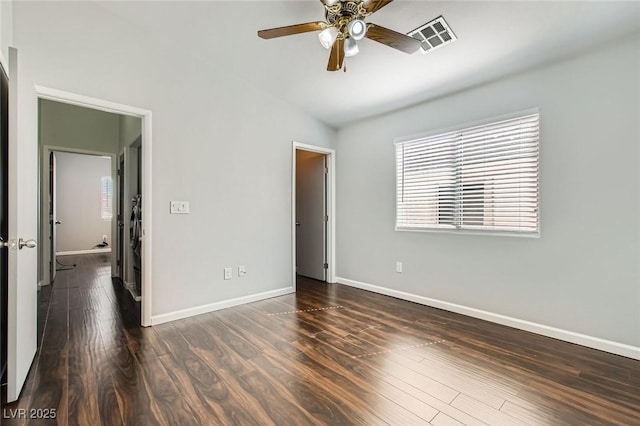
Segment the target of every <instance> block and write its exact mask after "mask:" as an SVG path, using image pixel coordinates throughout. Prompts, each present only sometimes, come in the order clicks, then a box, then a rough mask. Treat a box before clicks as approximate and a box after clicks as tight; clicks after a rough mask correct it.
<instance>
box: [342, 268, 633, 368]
mask: <svg viewBox="0 0 640 426" xmlns="http://www.w3.org/2000/svg"><path fill="white" fill-rule="evenodd" d="M336 282H338V283H339V284H344V285H347V286H350V287H356V288H359V289H362V290H368V291H371V292H374V293H379V294H384V295H386V296H391V297H395V298H398V299H402V300H408V301H410V302H415V303H419V304H421V305H426V306H431V307H433V308H439V309H444V310H445V311H450V312H455V313H458V314H462V315H466V316H469V317H473V318H479V319H483V320H486V321H490V322H493V323H497V324H502V325H506V326H509V327H513V328H517V329H519V330H524V331H530V332H532V333H536V334H541V335H543V336H547V337H553V338H554V339H559V340H564V341H566V342H570V343H575V344H578V345H582V346H586V347H589V348H593V349H598V350H601V351H605V352H610V353H612V354H616V355H622V356H625V357H627V358H633V359H637V360H640V347H637V346H631V345H627V344H624V343H618V342H613V341H610V340H605V339H600V338H599V337H593V336H588V335H586V334H580V333H575V332H573V331H569V330H563V329H560V328H555V327H549V326H547V325H543V324H538V323H534V322H530V321H525V320H521V319H518V318H512V317H508V316H505V315H500V314H495V313H493V312H487V311H483V310H480V309H475V308H471V307H468V306H463V305H458V304H455V303H450V302H444V301H442V300H437V299H431V298H429V297H424V296H419V295H416V294H412V293H405V292H403V291H398V290H393V289H390V288H386V287H380V286H377V285H373V284H367V283H363V282H359V281H354V280H350V279H347V278H339V277H338V278H336Z"/></svg>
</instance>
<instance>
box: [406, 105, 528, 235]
mask: <svg viewBox="0 0 640 426" xmlns="http://www.w3.org/2000/svg"><path fill="white" fill-rule="evenodd" d="M538 127H539V113H538V112H537V110H536V111H535V112H531V111H530V112H528V113H527V114H526V115H519V116H517V117H512V118H509V119H501V120H499V121H493V122H491V123H487V124H483V125H481V126H474V127H468V128H464V129H457V130H454V131H448V132H446V133H439V134H435V135H430V136H426V137H421V138H417V139H411V140H403V141H399V142H397V143H396V165H397V176H396V189H397V201H396V229H397V230H432V229H444V230H464V231H471V232H473V231H478V232H487V231H488V232H497V233H516V234H529V235H538V233H539V223H538V222H539V216H538V143H539V132H538Z"/></svg>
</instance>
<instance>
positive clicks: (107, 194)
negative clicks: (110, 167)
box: [100, 176, 113, 220]
mask: <svg viewBox="0 0 640 426" xmlns="http://www.w3.org/2000/svg"><path fill="white" fill-rule="evenodd" d="M100 216H101V217H102V219H104V220H111V218H112V217H113V182H112V181H111V176H102V178H101V179H100Z"/></svg>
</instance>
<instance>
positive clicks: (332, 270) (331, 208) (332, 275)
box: [291, 141, 336, 290]
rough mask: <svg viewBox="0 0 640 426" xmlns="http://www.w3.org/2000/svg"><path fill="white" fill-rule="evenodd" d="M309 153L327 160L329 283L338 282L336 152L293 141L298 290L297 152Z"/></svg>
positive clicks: (293, 277)
mask: <svg viewBox="0 0 640 426" xmlns="http://www.w3.org/2000/svg"><path fill="white" fill-rule="evenodd" d="M297 151H309V152H316V153H319V154H324V155H325V156H326V159H327V169H328V171H327V188H326V191H327V195H326V197H327V216H329V220H328V221H327V232H326V247H327V263H328V264H329V267H328V268H327V275H326V276H327V282H328V283H335V282H336V243H335V242H336V198H335V197H336V179H335V170H336V167H335V165H336V152H335V150H333V149H330V148H325V147H323V146H316V145H309V144H304V143H300V142H296V141H293V143H292V151H291V153H292V156H291V170H292V172H291V269H292V272H291V282H292V286H293V289H294V290H295V289H296V152H297Z"/></svg>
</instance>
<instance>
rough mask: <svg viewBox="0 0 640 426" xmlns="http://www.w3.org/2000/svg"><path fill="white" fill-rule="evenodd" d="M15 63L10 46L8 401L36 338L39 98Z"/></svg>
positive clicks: (23, 373)
mask: <svg viewBox="0 0 640 426" xmlns="http://www.w3.org/2000/svg"><path fill="white" fill-rule="evenodd" d="M18 65H19V64H18V51H17V50H16V49H13V48H10V49H9V242H10V247H9V268H8V269H9V272H8V275H9V288H8V309H7V314H8V318H7V323H8V325H7V334H8V339H7V340H8V344H7V402H11V401H15V400H16V399H18V397H19V396H20V391H21V390H22V386H23V385H24V382H25V380H26V378H27V374H28V373H29V368H30V367H31V363H32V362H33V358H34V356H35V353H36V340H37V304H38V298H37V296H38V282H37V279H38V274H37V269H38V266H37V250H35V249H34V246H35V240H33V239H34V238H35V237H36V235H37V225H38V214H37V208H38V135H37V120H38V99H37V96H36V92H35V88H34V87H33V85H32V84H31V85H30V84H28V83H27V84H22V83H21V82H20V80H19V79H20V77H21V73H20V72H19V67H18Z"/></svg>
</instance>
